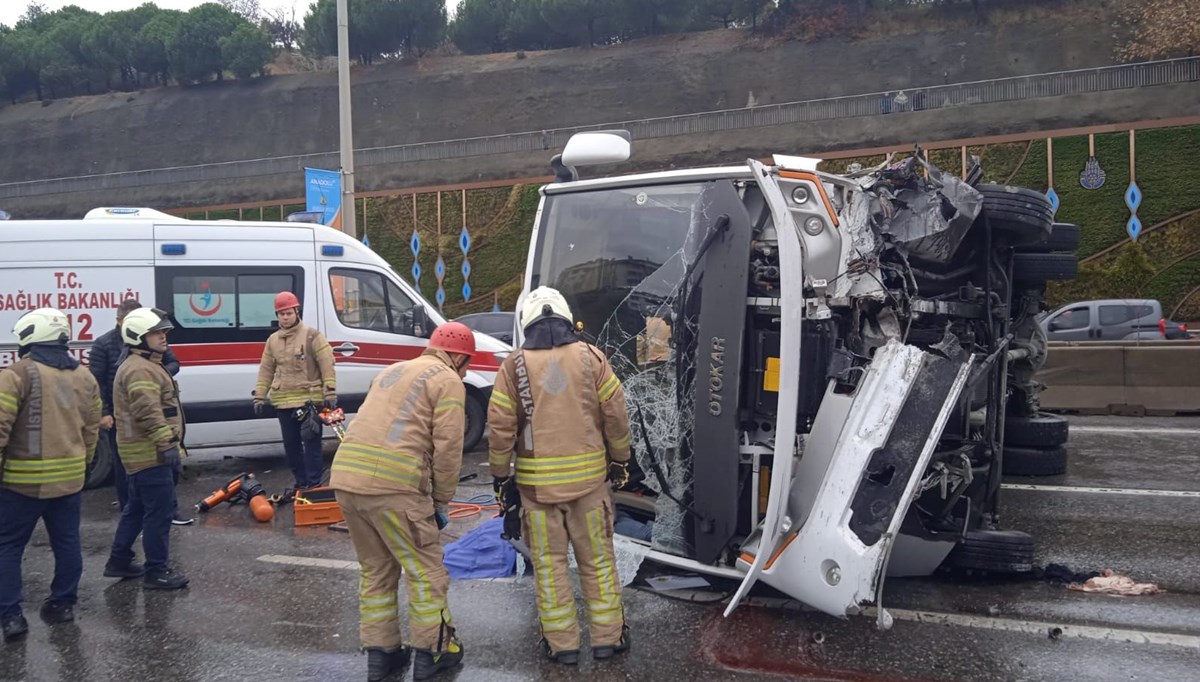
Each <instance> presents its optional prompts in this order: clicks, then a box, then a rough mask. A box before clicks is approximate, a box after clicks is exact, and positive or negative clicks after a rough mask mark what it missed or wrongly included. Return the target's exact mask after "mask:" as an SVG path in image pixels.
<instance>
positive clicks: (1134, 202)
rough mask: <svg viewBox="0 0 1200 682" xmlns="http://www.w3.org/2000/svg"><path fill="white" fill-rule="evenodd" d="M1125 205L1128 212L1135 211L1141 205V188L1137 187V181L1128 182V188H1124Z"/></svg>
mask: <svg viewBox="0 0 1200 682" xmlns="http://www.w3.org/2000/svg"><path fill="white" fill-rule="evenodd" d="M1125 205H1126V206H1128V207H1129V212H1130V213H1137V210H1138V207H1139V206H1141V205H1142V188H1141V187H1138V184H1137V181H1136V180H1135V181H1133V182H1130V183H1129V189H1127V190H1125Z"/></svg>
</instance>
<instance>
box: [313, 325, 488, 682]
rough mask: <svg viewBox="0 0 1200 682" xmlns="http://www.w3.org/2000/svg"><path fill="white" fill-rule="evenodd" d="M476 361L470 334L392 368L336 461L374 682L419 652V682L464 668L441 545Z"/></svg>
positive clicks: (461, 330) (441, 340) (455, 334)
mask: <svg viewBox="0 0 1200 682" xmlns="http://www.w3.org/2000/svg"><path fill="white" fill-rule="evenodd" d="M474 353H475V336H474V334H473V333H472V332H471V330H470V329H469V328H467V326H466V325H464V324H462V323H459V322H448V323H446V324H443V325H441V326H440V327H438V328H437V329H435V330H434V332H433V335H432V337H430V339H429V347H428V348H426V349H425V351H424V353H422V354H421V356H420V357H418V358H416V359H414V360H409V361H407V362H400V363H396V364H394V365H392V366H390V367H388V368H387V369H385V370H384V371H383V372H381V373H380V374H379V376H377V377H376V378H375V380H374V381H373V382H372V383H371V389H370V391H369V392H368V393H367V399H366V402H364V403H363V406H362V407H361V408H360V409H359V411H358V415H357V416H356V417H355V419H354V421H353V422H351V424H350V428H349V429H348V430H347V431H346V437H345V440H344V441H343V442H342V444H341V446H340V447H339V448H338V451H337V455H335V456H334V458H333V470H332V474H331V478H330V486H331V487H333V489H334V490H335V491H336V495H337V501H338V504H339V505H340V506H341V509H342V513H343V514H344V515H345V517H346V525H347V526H348V527H349V530H350V539H351V540H352V541H353V542H354V549H355V552H356V553H357V554H358V561H359V563H360V564H361V565H362V575H361V580H360V582H359V597H358V598H359V606H358V608H359V640H360V644H361V646H362V648H363V649H364V650H365V651H366V652H367V678H368V679H370V680H382V679H383V678H384V677H387V676H388V675H389V674H391V673H392V672H394V671H397V670H400V669H401V668H403V667H404V666H405V665H407V664H408V660H409V658H410V657H411V656H412V652H413V650H415V652H416V661H415V662H414V664H413V678H414V679H417V680H424V679H427V678H429V677H432V676H433V675H435V674H437V673H438V672H440V671H442V670H447V669H450V668H453V667H455V666H457V665H458V664H459V663H461V662H462V658H463V647H462V644H461V643H460V642H459V640H458V637H457V636H456V634H455V628H454V624H453V621H452V620H451V618H450V609H449V607H448V606H447V604H446V593H447V591H448V589H449V586H450V575H449V574H448V573H447V572H446V568H445V566H443V565H442V545H441V542H440V540H439V537H438V536H439V531H440V530H441V529H442V528H444V527H445V525H446V524H447V523H448V521H449V511H448V510H449V504H450V500H451V498H453V497H454V491H455V489H456V488H457V487H458V474H459V469H460V468H461V467H462V447H463V431H464V421H465V418H466V416H465V412H464V407H465V405H464V400H465V399H466V388H465V387H464V386H463V382H462V379H463V377H464V376H466V373H467V366H468V365H469V364H470V362H471V357H472V356H473V355H474ZM402 571H404V572H407V573H408V577H407V579H406V582H407V588H408V625H409V631H410V632H409V634H410V636H411V649H410V648H409V647H405V646H403V643H402V638H401V635H400V619H399V615H398V613H397V602H396V593H397V589H398V585H399V582H400V574H401V572H402Z"/></svg>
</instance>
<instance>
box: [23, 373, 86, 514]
mask: <svg viewBox="0 0 1200 682" xmlns="http://www.w3.org/2000/svg"><path fill="white" fill-rule="evenodd" d="M101 411H102V404H101V400H100V388H99V386H98V385H97V384H96V380H95V379H94V378H93V377H92V375H91V373H90V372H89V371H88V370H87V368H86V367H76V368H75V369H57V368H54V367H50V366H47V365H43V364H41V363H40V362H35V361H34V360H33V359H31V358H28V357H26V358H23V359H21V360H19V361H17V363H16V364H14V365H13V366H11V367H9V368H7V369H5V370H0V459H2V460H3V464H2V465H0V487H3V488H5V489H7V490H10V491H12V492H15V493H19V494H21V495H25V496H27V497H35V498H39V499H48V498H53V497H63V496H65V495H71V494H74V493H77V492H79V491H80V490H82V489H83V482H84V478H85V477H86V473H87V465H88V462H90V461H91V459H92V457H93V456H94V455H95V452H96V441H97V440H98V438H99V433H100V416H101V415H100V413H101Z"/></svg>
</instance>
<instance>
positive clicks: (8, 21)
mask: <svg viewBox="0 0 1200 682" xmlns="http://www.w3.org/2000/svg"><path fill="white" fill-rule="evenodd" d="M152 1H153V2H154V4H156V5H158V6H159V7H162V8H163V9H190V8H192V7H195V6H196V5H200V4H203V3H204V2H205V1H210V0H152ZM145 2H147V0H42V4H43V5H45V6H46V9H48V10H51V11H53V10H56V9H59V8H60V7H65V6H66V5H78V6H80V7H82V8H84V9H90V10H92V11H93V12H100V13H104V12H111V11H113V10H119V9H129V8H131V7H137V6H138V5H141V4H143V3H145ZM311 2H312V0H259V3H258V4H259V6H260V7H262V8H263V9H266V10H270V9H275V8H276V7H295V8H296V20H297V21H302V20H303V19H304V15H305V13H307V12H308V6H309V4H310V3H311ZM28 5H29V3H28V2H27V1H26V0H0V24H5V25H7V26H12V25H14V24H16V23H17V19H18V18H20V16H21V15H22V14H24V13H25V8H26V7H27V6H28ZM457 6H458V0H446V11H447V12H449V13H451V14H453V13H454V8H455V7H457Z"/></svg>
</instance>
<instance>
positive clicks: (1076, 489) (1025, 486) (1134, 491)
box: [1000, 483, 1200, 497]
mask: <svg viewBox="0 0 1200 682" xmlns="http://www.w3.org/2000/svg"><path fill="white" fill-rule="evenodd" d="M1000 487H1001V488H1004V489H1005V490H1034V491H1038V492H1055V493H1083V494H1086V495H1139V496H1142V497H1200V492H1197V491H1194V490H1149V489H1146V488H1088V487H1085V486H1072V485H1033V484H1029V483H1005V484H1003V485H1001V486H1000Z"/></svg>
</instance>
